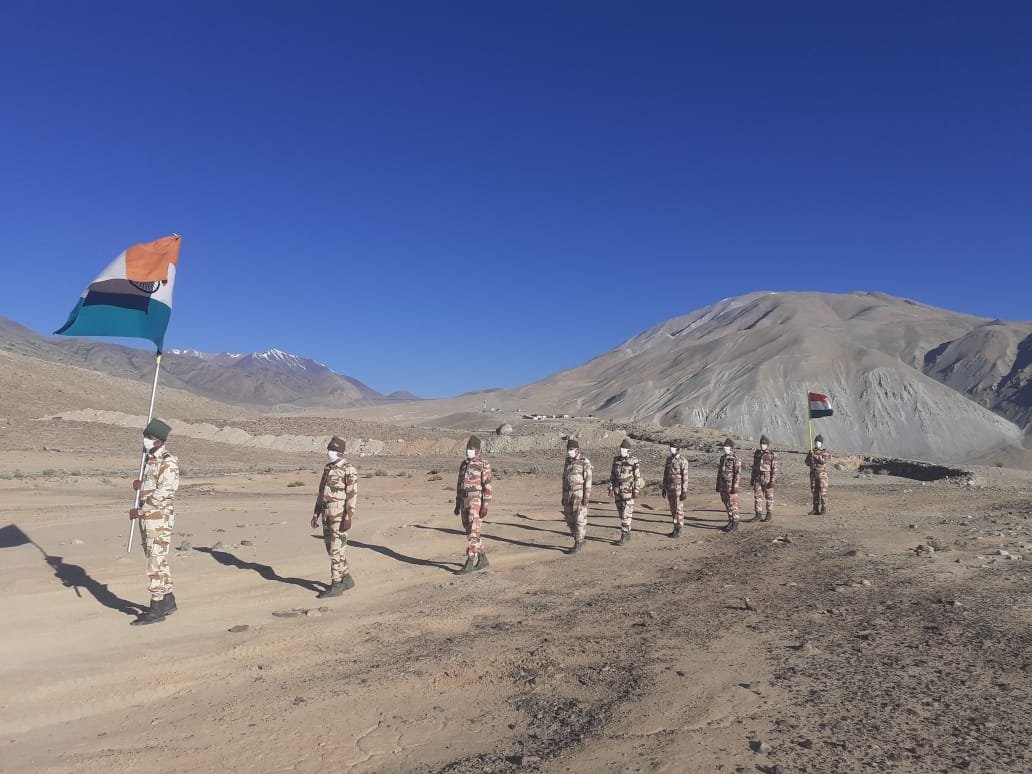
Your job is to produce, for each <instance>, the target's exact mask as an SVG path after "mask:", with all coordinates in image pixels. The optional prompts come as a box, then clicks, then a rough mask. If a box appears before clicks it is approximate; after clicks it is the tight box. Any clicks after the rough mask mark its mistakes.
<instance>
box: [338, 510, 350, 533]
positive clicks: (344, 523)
mask: <svg viewBox="0 0 1032 774" xmlns="http://www.w3.org/2000/svg"><path fill="white" fill-rule="evenodd" d="M351 521H352V513H350V512H349V511H345V512H344V518H343V519H341V520H340V531H341V532H347V531H348V530H349V529H351Z"/></svg>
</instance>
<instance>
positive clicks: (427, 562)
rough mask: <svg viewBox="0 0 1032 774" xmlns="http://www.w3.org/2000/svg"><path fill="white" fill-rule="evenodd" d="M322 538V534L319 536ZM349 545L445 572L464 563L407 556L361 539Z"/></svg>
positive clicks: (351, 541) (350, 542)
mask: <svg viewBox="0 0 1032 774" xmlns="http://www.w3.org/2000/svg"><path fill="white" fill-rule="evenodd" d="M319 539H320V540H321V539H322V535H320V536H319ZM348 547H349V548H350V547H354V548H366V549H368V550H370V551H373V552H375V553H378V554H380V555H381V556H386V557H387V558H389V559H395V560H397V561H399V562H404V563H405V564H416V565H419V566H420V567H437V568H438V569H441V570H444V571H445V572H450V573H453V572H455V571H456V570H457V569H459V568H461V567H462V565H461V564H458V563H457V562H435V561H434V560H433V559H420V558H419V557H416V556H407V555H405V554H400V553H398V552H397V551H395V550H394V549H393V548H387V546H377V545H373V544H372V543H363V542H362V541H361V540H348Z"/></svg>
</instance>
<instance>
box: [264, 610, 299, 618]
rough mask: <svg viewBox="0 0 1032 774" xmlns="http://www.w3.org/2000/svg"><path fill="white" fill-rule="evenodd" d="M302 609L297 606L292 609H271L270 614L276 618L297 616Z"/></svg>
mask: <svg viewBox="0 0 1032 774" xmlns="http://www.w3.org/2000/svg"><path fill="white" fill-rule="evenodd" d="M303 612H304V611H303V610H301V609H298V608H295V609H294V610H273V611H272V614H273V615H274V616H276V617H277V618H297V617H298V616H299V615H301V614H302V613H303Z"/></svg>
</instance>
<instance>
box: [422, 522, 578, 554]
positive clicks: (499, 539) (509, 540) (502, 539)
mask: <svg viewBox="0 0 1032 774" xmlns="http://www.w3.org/2000/svg"><path fill="white" fill-rule="evenodd" d="M493 523H497V524H504V523H505V522H493ZM412 526H413V527H415V528H417V529H432V530H433V531H434V532H446V533H448V534H449V535H462V536H463V537H465V536H466V533H465V532H463V531H462V530H461V529H452V528H451V527H428V526H427V525H425V524H413V525H412ZM513 526H519V525H513ZM527 529H536V528H535V527H528V528H527ZM538 531H540V532H551V530H547V529H546V530H538ZM557 534H558V533H557ZM480 538H481V539H482V540H491V541H495V542H498V543H509V544H510V545H514V546H523V547H524V548H540V549H542V550H545V551H561V552H564V553H565V551H566V549H565V548H563V547H562V546H553V545H546V544H544V543H527V542H526V541H524V540H513V539H512V538H506V537H502V536H500V535H485V534H481V535H480Z"/></svg>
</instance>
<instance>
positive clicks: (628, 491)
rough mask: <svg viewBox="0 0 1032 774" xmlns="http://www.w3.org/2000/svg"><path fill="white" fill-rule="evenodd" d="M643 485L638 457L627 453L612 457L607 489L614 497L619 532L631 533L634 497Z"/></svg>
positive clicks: (622, 533)
mask: <svg viewBox="0 0 1032 774" xmlns="http://www.w3.org/2000/svg"><path fill="white" fill-rule="evenodd" d="M644 487H645V480H644V479H643V478H642V477H641V465H640V463H639V462H638V458H637V457H635V456H634V455H633V454H630V453H628V455H627V456H626V457H621V456H620V455H617V456H616V457H613V470H612V471H611V472H610V474H609V491H610V493H611V494H613V495H614V496H615V497H616V510H617V512H618V513H619V514H620V533H621V537H622V536H623V535H630V534H631V520H632V519H633V518H634V498H636V497H637V496H638V493H639V492H640V491H641V490H642V489H643V488H644Z"/></svg>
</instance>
